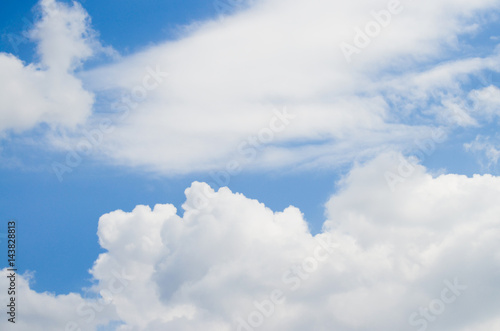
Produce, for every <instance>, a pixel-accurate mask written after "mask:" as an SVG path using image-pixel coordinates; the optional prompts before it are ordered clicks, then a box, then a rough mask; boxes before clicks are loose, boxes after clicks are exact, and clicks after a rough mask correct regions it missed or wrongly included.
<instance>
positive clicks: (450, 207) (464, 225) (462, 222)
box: [1, 154, 500, 331]
mask: <svg viewBox="0 0 500 331" xmlns="http://www.w3.org/2000/svg"><path fill="white" fill-rule="evenodd" d="M399 162H400V161H399V158H398V155H392V154H384V155H382V156H380V157H378V158H376V159H374V160H372V161H370V162H369V163H367V164H364V165H360V166H356V167H355V168H354V169H353V170H352V171H351V172H350V174H349V175H347V176H346V177H345V178H344V179H343V180H342V181H341V183H340V188H339V191H338V193H336V194H335V195H334V196H332V198H331V199H330V201H329V202H328V203H327V204H326V208H327V221H326V222H325V224H324V229H323V232H322V233H321V234H318V235H316V236H312V235H311V234H310V232H309V230H308V228H307V223H306V222H305V221H304V219H303V217H302V215H301V213H300V211H299V210H298V209H296V208H294V207H289V208H286V209H285V210H284V211H283V212H273V211H271V210H270V209H268V208H266V207H265V206H264V205H263V204H261V203H259V202H258V201H256V200H251V199H248V198H246V197H245V196H243V195H241V194H237V193H232V192H231V191H230V190H229V189H227V188H222V189H220V190H219V191H218V192H214V191H212V189H211V188H210V187H209V186H207V185H206V184H203V183H193V184H192V186H191V187H190V188H188V189H187V190H186V197H187V200H186V202H185V204H184V205H183V208H184V209H185V213H184V215H183V216H182V217H180V216H178V215H177V214H176V209H175V208H174V207H173V206H172V205H168V204H166V205H156V206H155V207H154V208H153V209H151V208H149V207H147V206H137V207H136V208H135V209H134V210H133V211H132V212H124V211H121V210H118V211H115V212H111V213H109V214H106V215H103V216H102V217H101V218H100V221H99V229H98V235H99V240H100V244H101V246H102V247H103V248H105V249H106V250H107V252H106V253H104V254H101V255H100V256H99V258H98V259H97V260H96V262H95V265H94V266H93V268H92V270H91V273H92V275H93V276H94V277H95V278H96V279H97V280H100V282H99V283H98V284H97V285H96V286H95V288H94V289H93V290H94V291H100V292H101V293H102V294H103V295H104V296H105V297H107V298H108V299H109V301H108V302H110V307H109V308H110V309H111V308H113V309H115V310H116V313H117V315H118V319H121V320H122V321H123V322H124V323H125V324H123V325H122V326H120V327H118V330H165V329H168V330H179V331H182V330H199V329H200V328H203V329H205V330H214V331H216V330H217V331H220V330H238V325H239V324H238V323H239V321H241V320H240V319H239V318H242V319H244V320H248V319H249V318H250V322H247V323H250V325H251V323H254V324H255V325H256V323H257V322H259V320H258V319H259V316H260V315H259V314H260V313H259V314H258V313H255V311H257V308H256V307H257V306H256V305H255V302H257V303H258V304H263V305H264V308H265V310H266V311H269V312H270V311H272V310H274V312H273V313H272V314H271V313H270V314H269V316H266V317H263V315H262V316H261V317H262V318H261V319H262V320H263V323H262V325H260V326H259V327H258V328H257V327H256V328H253V327H251V328H245V327H241V328H239V330H249V329H255V330H257V329H258V330H291V331H294V330H297V331H302V330H304V329H314V330H331V329H335V330H340V331H342V330H346V331H347V330H366V329H370V330H374V331H377V330H418V329H419V328H420V326H422V325H424V324H425V323H427V324H428V326H429V327H432V328H434V329H439V330H443V331H447V330H450V331H451V330H458V331H466V330H473V329H474V328H476V327H477V328H480V329H481V328H482V329H483V330H487V328H488V326H493V325H497V324H498V318H499V315H498V311H497V309H495V307H496V306H495V303H496V302H498V298H499V296H500V287H499V286H498V282H497V279H498V275H499V273H500V255H499V254H498V252H499V251H500V247H499V243H500V240H499V239H500V221H499V219H498V215H499V213H500V206H499V205H498V201H499V199H500V190H499V187H500V178H499V177H494V176H491V175H484V176H478V175H476V176H474V177H466V176H460V175H454V174H448V175H441V176H438V177H432V176H431V175H430V174H428V173H427V172H426V169H425V168H424V167H422V166H416V167H415V171H414V172H413V174H412V176H410V177H408V178H407V180H406V181H405V182H404V183H402V184H401V185H399V186H398V188H397V191H396V192H392V191H391V190H390V189H389V187H388V185H387V182H386V180H385V178H384V173H385V172H386V171H395V169H396V168H397V167H398V165H399ZM292 271H293V272H292ZM276 291H278V292H276ZM21 293H22V292H21ZM30 293H31V292H30ZM1 295H2V296H3V297H2V298H4V297H5V294H3V293H2V294H1ZM37 295H38V296H44V294H37ZM45 296H46V295H45ZM69 297H75V296H74V295H70V296H69ZM66 298H67V297H66V296H60V297H57V298H53V297H52V300H53V301H54V302H53V303H50V304H47V305H46V306H47V307H48V308H47V309H48V311H52V310H51V309H52V307H58V305H59V304H60V302H61V301H64V300H69V299H66ZM283 298H285V300H284V302H283V301H282V300H281V299H283ZM272 299H274V300H275V301H276V304H273V305H270V304H269V302H272V301H270V300H272ZM2 300H4V299H2ZM78 300H80V299H78V298H75V301H76V303H74V304H72V306H73V309H74V307H75V305H76V304H78V302H79V301H78ZM20 302H21V301H20ZM445 302H446V303H445ZM441 305H442V306H441ZM35 307H38V306H36V305H33V306H31V305H29V306H22V305H20V306H19V309H21V310H20V311H24V315H25V316H26V315H28V316H30V315H29V314H30V311H31V309H35ZM425 307H427V309H428V311H427V313H426V311H425V310H421V308H422V309H423V308H425ZM442 307H444V310H443V311H441V310H442V309H441V308H442ZM67 309H69V308H67ZM428 313H429V314H430V315H428V316H430V317H429V318H428V319H426V317H425V316H426V315H425V314H428ZM20 316H21V315H20ZM48 316H51V315H48ZM96 316H103V317H102V318H103V319H104V318H110V319H113V318H114V317H112V315H111V317H108V315H107V314H99V313H96ZM77 317H79V318H82V317H81V316H77ZM410 317H411V321H412V323H413V324H412V325H410V322H409V320H410ZM251 318H254V319H255V320H252V319H251ZM54 319H55V320H54V323H61V322H62V321H61V320H60V318H59V315H58V317H57V318H55V317H54ZM25 321H26V323H29V322H30V321H31V319H29V318H25ZM33 321H35V319H34V320H33ZM103 322H104V321H103ZM28 329H29V328H20V330H22V331H24V330H28ZM34 329H35V330H36V328H34Z"/></svg>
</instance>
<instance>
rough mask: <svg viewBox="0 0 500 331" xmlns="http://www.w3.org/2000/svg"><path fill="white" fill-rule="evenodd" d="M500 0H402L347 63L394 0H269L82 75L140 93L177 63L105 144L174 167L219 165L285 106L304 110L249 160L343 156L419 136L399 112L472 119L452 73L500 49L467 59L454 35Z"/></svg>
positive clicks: (107, 149) (127, 160) (140, 162)
mask: <svg viewBox="0 0 500 331" xmlns="http://www.w3.org/2000/svg"><path fill="white" fill-rule="evenodd" d="M497 5H498V2H497V1H490V0H488V1H475V2H473V3H472V2H467V1H460V2H457V1H447V0H441V1H419V2H409V1H402V2H401V6H402V8H403V11H402V12H401V13H400V14H398V15H393V17H392V18H391V23H390V24H389V25H388V26H387V27H384V29H383V31H381V32H380V34H379V35H378V36H376V37H374V38H373V40H372V41H371V42H370V45H369V46H368V47H366V48H363V49H362V50H361V52H360V53H359V54H355V55H354V56H353V58H352V63H351V64H348V63H347V62H346V60H345V58H344V55H343V54H342V52H341V50H340V48H339V45H340V43H341V42H350V43H351V42H353V39H354V38H355V37H356V32H355V31H356V30H355V28H356V27H360V28H364V27H365V25H366V24H367V23H368V22H370V21H372V20H373V19H374V18H373V17H372V15H371V12H372V11H376V12H380V11H382V10H386V8H387V7H388V2H387V1H376V2H373V1H356V2H345V1H344V2H341V1H320V0H314V1H298V0H297V1H272V0H269V1H260V2H257V3H255V4H254V5H253V6H252V7H250V8H249V9H248V10H244V11H241V12H238V13H237V14H235V15H233V16H230V17H227V18H226V19H225V20H224V21H223V22H218V21H208V22H201V23H197V24H196V25H195V26H194V27H192V28H190V29H187V31H188V32H186V34H185V35H183V36H181V37H180V38H179V39H178V40H176V41H169V42H165V43H162V44H160V45H157V46H154V47H151V48H149V49H146V50H144V51H142V52H139V53H136V54H133V55H131V56H129V57H126V58H124V59H123V60H122V61H119V62H118V63H116V64H114V65H110V66H105V67H102V68H99V69H96V70H93V71H91V72H86V73H84V74H83V75H82V77H83V79H84V80H85V81H86V83H87V84H89V86H92V89H93V90H94V91H96V93H97V92H99V93H103V94H105V95H106V94H109V93H111V92H113V93H114V91H116V90H121V91H123V92H124V93H125V94H130V93H131V92H133V91H135V92H136V93H139V92H138V91H139V90H138V89H137V88H138V87H139V88H140V87H141V86H142V85H143V79H144V78H145V77H146V75H147V70H146V68H147V67H152V68H160V70H161V71H162V72H168V73H169V75H168V77H167V78H166V79H165V80H164V81H163V82H162V83H161V84H160V85H159V86H158V87H157V88H155V89H152V90H150V91H147V95H146V97H145V98H141V99H140V100H139V101H137V102H135V105H134V106H133V107H131V106H127V105H126V103H127V102H122V101H120V97H118V98H117V100H116V101H117V102H118V103H121V108H120V109H121V111H124V110H126V109H128V110H129V111H130V113H129V115H127V116H126V117H125V118H122V119H116V121H115V123H116V126H115V130H114V132H113V134H110V135H108V136H107V138H106V140H105V141H104V143H103V144H102V145H101V146H100V148H101V152H102V154H103V155H104V156H105V157H106V158H108V159H110V160H112V162H116V163H119V164H126V165H129V166H138V167H144V168H147V169H149V170H154V171H159V172H161V173H163V174H170V175H171V174H175V173H185V172H192V171H204V170H212V169H217V168H221V167H223V166H224V165H225V163H226V162H228V160H231V159H235V158H240V157H241V154H240V153H239V152H238V145H239V144H240V143H241V142H242V141H244V140H246V139H247V138H248V137H249V136H252V135H256V134H257V133H258V132H259V130H261V129H262V128H264V127H265V126H266V125H267V122H268V121H269V120H270V117H271V116H272V109H273V108H274V107H276V108H278V109H280V108H281V107H283V106H286V107H287V108H288V109H289V111H290V112H292V113H294V114H295V115H296V116H297V117H296V120H295V121H293V122H292V123H291V124H290V126H288V127H287V129H286V130H285V131H283V132H281V133H280V134H279V135H276V136H275V139H274V140H273V141H272V142H270V143H269V144H268V145H266V146H263V148H262V150H261V151H260V152H259V154H258V156H257V157H256V158H255V159H254V162H252V163H251V164H247V165H245V166H246V167H248V168H250V167H251V168H259V167H260V168H276V167H283V166H290V165H294V166H299V167H303V166H307V167H308V166H311V165H312V166H317V165H318V164H319V165H323V166H324V165H325V164H329V165H330V166H334V165H337V164H338V163H341V162H344V159H345V158H347V157H345V158H341V157H338V156H339V155H340V156H346V154H345V150H350V151H352V153H350V154H353V155H356V154H360V155H361V154H366V155H374V154H375V152H374V151H378V150H380V149H383V148H384V147H387V146H391V147H392V148H394V147H395V146H402V145H404V144H405V142H407V141H410V140H413V139H415V138H418V137H419V135H421V134H422V133H421V128H418V127H412V126H410V125H408V124H399V123H408V122H412V124H428V122H425V121H424V120H421V119H420V118H419V117H426V116H428V115H429V114H430V115H432V116H434V117H438V120H439V123H441V124H442V125H447V126H454V125H456V124H458V125H462V126H466V125H472V124H476V121H475V119H474V118H473V117H471V115H470V114H469V110H468V109H467V108H464V103H465V101H467V98H466V96H467V93H466V92H465V91H463V90H462V86H461V85H460V84H457V82H456V80H455V79H457V78H460V79H461V80H462V81H465V80H466V79H467V77H469V76H470V75H473V74H477V73H479V72H481V70H485V69H488V68H489V69H491V68H492V67H495V66H496V67H498V57H497V56H496V55H493V54H492V55H491V56H490V57H485V58H471V59H468V58H465V59H464V57H463V56H462V55H461V54H460V51H459V49H460V47H461V44H460V42H459V41H458V40H459V39H458V38H459V37H460V36H462V35H464V34H469V33H471V27H476V29H477V21H478V20H482V18H480V15H481V13H484V12H485V11H488V10H490V11H491V10H494V9H495V8H497V7H496V6H497ZM422 22H425V24H423V23H422ZM473 30H474V29H473ZM457 57H458V58H459V59H458V60H457ZM422 67H425V68H427V69H425V70H423V69H422ZM408 71H413V72H414V74H413V76H412V75H410V74H409V73H408ZM408 76H410V77H408ZM408 78H410V79H408ZM435 89H439V92H440V95H441V96H439V95H434V94H432V92H433V91H434V90H435ZM409 92H410V93H409ZM411 93H417V94H419V93H420V94H423V95H424V96H423V98H422V97H421V98H420V100H419V98H418V97H415V96H414V95H412V94H411ZM139 94H141V93H139ZM142 94H143V95H144V93H142ZM434 97H435V98H434ZM132 99H133V97H132ZM95 119H96V120H98V119H99V118H98V117H97V118H95ZM410 119H412V120H415V119H416V121H410ZM395 131H397V132H398V134H395V135H392V132H395ZM384 134H385V136H384ZM382 136H384V137H383V139H380V138H382ZM53 139H54V140H56V141H57V140H58V139H60V138H53ZM62 139H67V137H64V138H62ZM77 141H78V139H77V140H75V142H74V143H73V145H76V142H77ZM146 146H147V148H145V147H146ZM272 155H280V157H272ZM325 159H327V160H328V162H325V161H324V160H325ZM350 160H352V157H351V158H350Z"/></svg>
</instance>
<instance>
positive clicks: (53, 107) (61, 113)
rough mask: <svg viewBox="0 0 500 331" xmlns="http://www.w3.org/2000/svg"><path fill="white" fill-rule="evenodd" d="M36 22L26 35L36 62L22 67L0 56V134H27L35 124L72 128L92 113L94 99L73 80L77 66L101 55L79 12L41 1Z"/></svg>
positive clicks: (76, 8)
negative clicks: (26, 131)
mask: <svg viewBox="0 0 500 331" xmlns="http://www.w3.org/2000/svg"><path fill="white" fill-rule="evenodd" d="M39 11H40V13H41V18H40V19H39V20H38V21H37V22H36V23H35V25H34V27H33V29H32V30H31V31H29V36H30V38H31V40H32V41H33V42H35V43H36V44H37V55H38V57H39V62H37V63H30V64H25V63H24V62H23V61H21V60H20V59H18V58H17V57H15V56H14V55H12V54H7V53H0V98H1V100H2V103H1V105H0V132H2V131H5V130H9V129H10V130H14V131H17V132H21V131H24V130H29V129H31V128H33V127H34V126H36V125H37V124H39V123H47V124H49V125H50V126H53V127H57V126H63V127H74V126H76V125H77V124H79V123H82V122H84V121H85V119H86V118H87V117H88V116H89V115H90V114H91V113H92V105H93V103H94V95H93V93H92V92H89V91H87V90H85V89H84V88H83V84H82V82H81V81H80V80H79V79H78V78H76V77H75V69H77V68H78V67H79V66H80V65H81V64H82V61H84V60H86V59H88V58H90V57H91V56H92V55H94V54H95V53H96V52H97V51H100V50H104V49H103V48H102V46H101V45H100V44H99V43H98V42H97V41H96V39H95V33H94V32H93V31H92V29H91V28H90V18H89V16H88V14H87V13H86V11H85V10H84V9H83V8H82V6H81V5H80V4H78V3H76V2H75V3H73V5H72V6H69V5H67V4H64V3H61V2H56V1H54V0H43V1H41V2H40V3H39Z"/></svg>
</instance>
